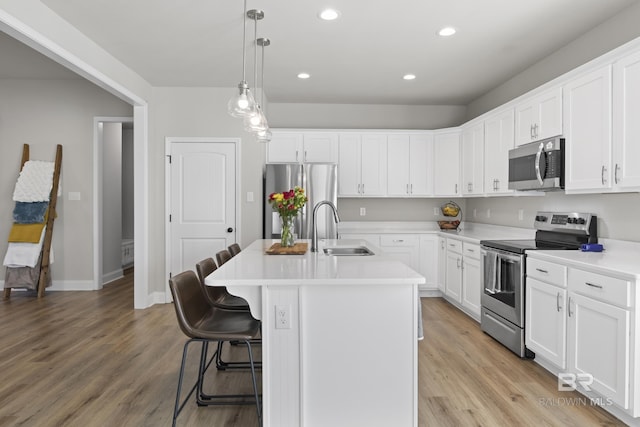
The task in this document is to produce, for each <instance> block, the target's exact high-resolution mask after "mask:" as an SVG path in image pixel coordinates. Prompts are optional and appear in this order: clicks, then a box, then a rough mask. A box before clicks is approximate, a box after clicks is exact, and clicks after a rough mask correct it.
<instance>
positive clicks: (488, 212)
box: [487, 209, 491, 218]
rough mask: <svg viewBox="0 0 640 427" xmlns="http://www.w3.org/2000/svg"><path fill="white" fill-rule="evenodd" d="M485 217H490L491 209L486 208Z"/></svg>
mask: <svg viewBox="0 0 640 427" xmlns="http://www.w3.org/2000/svg"><path fill="white" fill-rule="evenodd" d="M487 218H491V209H487Z"/></svg>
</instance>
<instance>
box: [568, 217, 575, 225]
mask: <svg viewBox="0 0 640 427" xmlns="http://www.w3.org/2000/svg"><path fill="white" fill-rule="evenodd" d="M575 223H576V218H567V224H575Z"/></svg>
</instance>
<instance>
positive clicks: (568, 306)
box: [567, 297, 573, 317]
mask: <svg viewBox="0 0 640 427" xmlns="http://www.w3.org/2000/svg"><path fill="white" fill-rule="evenodd" d="M567 314H568V315H569V317H571V315H572V314H573V313H572V312H571V297H569V301H568V302H567Z"/></svg>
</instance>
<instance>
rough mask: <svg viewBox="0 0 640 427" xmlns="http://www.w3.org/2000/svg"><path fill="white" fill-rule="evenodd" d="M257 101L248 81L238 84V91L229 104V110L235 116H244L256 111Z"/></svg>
mask: <svg viewBox="0 0 640 427" xmlns="http://www.w3.org/2000/svg"><path fill="white" fill-rule="evenodd" d="M255 106H256V101H255V99H254V98H253V94H252V93H251V90H249V86H248V85H247V83H246V82H241V83H240V84H239V85H238V92H237V95H235V96H234V97H233V98H231V99H230V100H229V103H228V104H227V111H228V113H229V114H230V115H232V116H233V117H238V118H244V117H246V116H247V115H249V114H251V113H252V112H253V111H255Z"/></svg>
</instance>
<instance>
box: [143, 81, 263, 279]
mask: <svg viewBox="0 0 640 427" xmlns="http://www.w3.org/2000/svg"><path fill="white" fill-rule="evenodd" d="M233 91H234V89H232V88H224V89H220V88H155V89H154V90H153V101H152V102H151V103H150V129H151V136H150V138H149V185H150V187H149V208H150V212H152V213H153V215H151V216H150V217H149V233H150V236H153V243H152V244H151V245H150V248H149V260H150V279H149V288H150V291H151V292H153V291H154V290H155V291H157V292H163V291H164V287H165V282H166V280H165V277H164V272H165V251H164V248H165V240H166V236H165V216H164V209H165V197H164V196H165V188H164V186H165V176H164V171H165V162H166V158H165V138H166V137H221V138H222V137H230V138H242V142H241V143H240V171H241V176H240V183H239V184H240V188H239V192H238V196H239V198H240V209H241V214H242V217H241V223H240V224H239V225H238V230H239V231H240V233H241V234H242V239H241V241H240V242H239V243H240V246H241V247H246V246H247V245H248V244H249V243H251V242H252V241H254V240H255V239H258V238H261V237H262V203H261V197H262V171H263V163H264V158H265V145H264V144H262V143H258V142H256V140H255V138H254V137H253V136H252V135H251V134H249V133H247V132H245V131H244V129H243V122H242V120H240V119H236V118H233V117H231V116H229V114H227V111H226V108H227V101H228V100H229V98H231V96H232V94H233ZM248 191H251V192H253V193H254V196H255V199H254V200H255V201H254V202H247V201H246V194H247V192H248ZM136 244H137V242H136Z"/></svg>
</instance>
